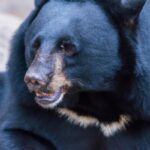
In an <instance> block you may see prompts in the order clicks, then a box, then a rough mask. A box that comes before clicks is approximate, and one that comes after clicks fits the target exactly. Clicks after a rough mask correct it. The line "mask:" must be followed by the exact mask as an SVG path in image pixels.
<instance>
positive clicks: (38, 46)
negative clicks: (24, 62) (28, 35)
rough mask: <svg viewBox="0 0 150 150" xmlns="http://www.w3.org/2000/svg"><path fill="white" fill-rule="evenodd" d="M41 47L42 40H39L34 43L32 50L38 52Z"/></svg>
mask: <svg viewBox="0 0 150 150" xmlns="http://www.w3.org/2000/svg"><path fill="white" fill-rule="evenodd" d="M40 46H41V40H40V39H39V38H37V39H36V40H35V41H34V42H33V44H32V48H33V49H34V50H37V49H39V48H40Z"/></svg>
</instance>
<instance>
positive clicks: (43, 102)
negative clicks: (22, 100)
mask: <svg viewBox="0 0 150 150" xmlns="http://www.w3.org/2000/svg"><path fill="white" fill-rule="evenodd" d="M64 94H65V93H64V92H63V90H62V88H59V89H58V90H57V91H55V92H53V93H44V92H38V93H36V97H35V100H36V102H37V103H38V104H39V105H40V106H42V107H44V108H49V107H50V108H51V107H54V106H55V105H56V104H58V103H59V102H60V101H61V100H62V98H63V96H64Z"/></svg>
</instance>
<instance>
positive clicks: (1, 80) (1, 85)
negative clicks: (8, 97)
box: [0, 72, 6, 101]
mask: <svg viewBox="0 0 150 150" xmlns="http://www.w3.org/2000/svg"><path fill="white" fill-rule="evenodd" d="M5 78H6V73H5V72H0V101H1V100H2V99H3V97H4V95H5V91H6V89H5V86H6V83H5V80H6V79H5Z"/></svg>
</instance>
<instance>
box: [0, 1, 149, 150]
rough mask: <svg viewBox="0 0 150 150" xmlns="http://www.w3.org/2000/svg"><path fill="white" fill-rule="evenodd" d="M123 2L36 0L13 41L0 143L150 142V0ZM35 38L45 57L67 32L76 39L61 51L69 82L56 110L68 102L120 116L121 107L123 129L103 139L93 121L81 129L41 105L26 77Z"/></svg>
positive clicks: (125, 145) (127, 145)
mask: <svg viewBox="0 0 150 150" xmlns="http://www.w3.org/2000/svg"><path fill="white" fill-rule="evenodd" d="M124 2H126V3H123V5H121V3H120V1H119V0H117V1H115V0H114V1H112V2H109V1H103V0H95V1H93V0H85V1H79V0H74V1H71V0H64V1H59V0H58V1H56V0H54V1H42V2H41V1H38V0H37V1H36V9H35V11H33V12H32V14H31V15H30V16H29V18H28V19H26V21H25V22H24V23H23V25H22V26H21V27H20V29H19V30H18V31H17V33H16V35H15V36H14V40H13V42H12V49H11V56H10V60H9V64H8V66H9V70H8V75H9V83H10V88H9V89H8V90H7V91H6V92H5V93H7V97H6V98H5V99H4V100H3V102H4V103H2V104H3V107H2V108H1V109H2V110H1V111H2V112H3V113H2V114H1V125H0V129H1V130H0V150H10V149H11V150H23V149H25V150H26V149H28V150H30V149H35V150H51V149H52V150H53V149H58V150H76V149H79V150H101V149H102V150H118V149H119V150H134V149H138V150H149V149H150V128H149V126H150V111H149V107H150V101H149V97H150V94H149V88H150V83H149V66H148V63H149V43H150V41H149V39H150V38H149V31H147V29H148V27H149V25H150V20H149V18H148V14H149V8H150V3H149V1H147V2H146V4H145V6H144V8H143V5H144V2H145V1H139V0H134V1H133V3H131V4H132V7H131V4H130V1H128V0H126V1H124ZM111 5H112V6H113V7H110V6H111ZM116 6H117V7H116ZM133 8H134V9H133ZM142 8H143V9H142ZM141 10H142V12H141ZM126 13H127V14H126ZM139 15H140V16H139ZM122 19H123V20H122ZM65 21H70V22H69V24H67V23H66V22H65ZM68 35H69V36H68ZM37 37H38V38H39V37H40V40H41V41H42V42H43V41H44V42H43V43H44V44H43V43H42V45H40V46H41V47H40V50H41V51H42V52H41V51H40V52H41V53H42V54H43V51H44V50H45V51H44V54H47V55H48V56H51V54H53V53H57V51H54V52H53V51H52V50H53V49H54V48H55V50H57V48H58V46H59V42H60V41H61V40H62V39H65V38H66V37H67V38H68V37H69V38H70V39H71V42H72V41H73V43H74V44H75V45H76V50H77V54H76V55H75V56H73V57H72V56H71V57H68V56H66V55H65V56H64V63H65V65H64V66H65V67H64V68H63V69H64V72H65V75H66V76H67V78H68V79H70V80H72V81H75V82H73V87H72V88H71V89H70V91H69V93H68V94H66V95H65V97H64V99H63V101H62V102H61V103H60V104H59V105H58V106H57V107H56V109H57V108H68V109H70V110H73V111H74V112H76V113H77V114H78V115H82V116H91V117H94V118H97V119H98V120H99V121H100V122H103V123H112V122H115V121H118V119H119V117H120V115H122V114H125V115H128V116H130V117H131V119H132V122H130V123H129V124H128V126H126V130H123V131H120V132H118V133H117V134H116V135H113V136H112V137H109V138H106V137H105V136H104V135H103V134H102V132H101V131H100V130H99V129H98V128H96V127H88V128H86V130H85V129H82V128H80V127H78V126H76V125H73V124H71V123H68V122H67V120H65V118H61V117H60V116H59V115H58V114H56V112H55V109H54V110H44V109H43V108H41V107H40V106H38V105H37V104H36V103H35V101H34V97H35V95H34V93H32V94H31V93H30V92H29V90H28V89H27V86H26V84H25V83H24V76H25V73H26V72H27V69H28V68H30V64H31V63H32V62H33V60H34V54H35V53H36V51H35V50H34V48H33V46H32V45H33V42H34V41H35V39H36V38H37ZM45 41H46V42H48V43H46V42H45ZM44 56H45V55H44ZM45 58H46V56H45ZM49 58H51V57H49ZM49 63H50V62H49V61H47V64H46V65H48V64H49ZM44 67H45V66H44ZM44 67H43V68H42V69H43V72H42V73H43V74H42V75H44V73H45V72H44V69H45V68H44ZM46 67H47V66H46ZM37 73H38V72H37ZM39 74H40V73H39ZM75 79H78V82H77V81H76V80H75ZM49 82H50V81H49ZM79 82H80V83H82V84H79ZM76 89H77V91H76Z"/></svg>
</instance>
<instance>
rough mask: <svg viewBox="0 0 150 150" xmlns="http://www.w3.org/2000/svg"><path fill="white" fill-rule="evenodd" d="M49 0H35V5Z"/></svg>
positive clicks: (38, 5)
mask: <svg viewBox="0 0 150 150" xmlns="http://www.w3.org/2000/svg"><path fill="white" fill-rule="evenodd" d="M47 1H48V0H34V3H35V6H36V7H40V6H42V5H43V4H45V3H46V2H47Z"/></svg>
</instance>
